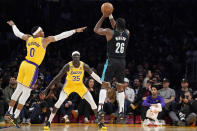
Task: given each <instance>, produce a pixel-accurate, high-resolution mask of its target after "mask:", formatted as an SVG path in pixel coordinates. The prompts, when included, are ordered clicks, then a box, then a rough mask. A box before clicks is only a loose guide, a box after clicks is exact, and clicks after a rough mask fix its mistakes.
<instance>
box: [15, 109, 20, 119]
mask: <svg viewBox="0 0 197 131" xmlns="http://www.w3.org/2000/svg"><path fill="white" fill-rule="evenodd" d="M20 112H21V110H18V109H16V110H15V112H14V118H15V119H16V118H18V116H19V114H20Z"/></svg>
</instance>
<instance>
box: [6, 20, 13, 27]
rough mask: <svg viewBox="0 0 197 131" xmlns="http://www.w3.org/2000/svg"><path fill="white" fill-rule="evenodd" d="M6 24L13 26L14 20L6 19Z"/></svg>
mask: <svg viewBox="0 0 197 131" xmlns="http://www.w3.org/2000/svg"><path fill="white" fill-rule="evenodd" d="M7 23H8V25H10V26H13V25H15V24H14V22H13V21H12V20H9V21H7Z"/></svg>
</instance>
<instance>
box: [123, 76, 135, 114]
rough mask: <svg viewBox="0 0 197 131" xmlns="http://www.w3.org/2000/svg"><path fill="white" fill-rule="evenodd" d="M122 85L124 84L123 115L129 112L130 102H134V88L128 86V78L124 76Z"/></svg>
mask: <svg viewBox="0 0 197 131" xmlns="http://www.w3.org/2000/svg"><path fill="white" fill-rule="evenodd" d="M124 86H125V103H124V104H125V107H124V109H125V111H124V112H125V115H126V114H128V112H131V106H130V105H131V103H133V102H134V98H135V93H134V90H133V89H132V88H131V87H130V86H129V79H128V78H124Z"/></svg>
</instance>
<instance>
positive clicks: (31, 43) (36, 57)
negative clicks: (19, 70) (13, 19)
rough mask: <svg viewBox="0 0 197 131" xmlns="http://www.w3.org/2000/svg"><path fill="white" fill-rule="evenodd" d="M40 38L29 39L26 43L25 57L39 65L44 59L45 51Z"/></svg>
mask: <svg viewBox="0 0 197 131" xmlns="http://www.w3.org/2000/svg"><path fill="white" fill-rule="evenodd" d="M41 41H42V37H37V38H33V37H30V38H29V39H28V40H27V42H26V48H27V55H26V57H25V59H27V60H28V61H31V62H33V63H36V64H37V65H40V64H41V63H42V61H43V59H44V56H45V53H46V50H45V49H44V48H43V46H42V42H41Z"/></svg>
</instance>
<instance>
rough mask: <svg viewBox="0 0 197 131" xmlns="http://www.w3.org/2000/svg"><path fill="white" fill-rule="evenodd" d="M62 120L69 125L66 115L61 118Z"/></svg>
mask: <svg viewBox="0 0 197 131" xmlns="http://www.w3.org/2000/svg"><path fill="white" fill-rule="evenodd" d="M63 119H64V122H65V123H69V122H70V120H69V119H68V115H65V116H64V117H63Z"/></svg>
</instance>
